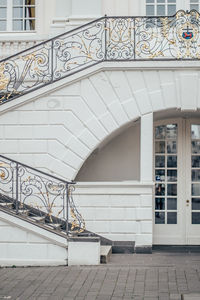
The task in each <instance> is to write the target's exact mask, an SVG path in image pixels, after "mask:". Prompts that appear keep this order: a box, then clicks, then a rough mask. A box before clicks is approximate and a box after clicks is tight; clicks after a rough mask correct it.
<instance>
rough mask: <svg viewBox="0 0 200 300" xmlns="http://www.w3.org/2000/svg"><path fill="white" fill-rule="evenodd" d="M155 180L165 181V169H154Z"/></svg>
mask: <svg viewBox="0 0 200 300" xmlns="http://www.w3.org/2000/svg"><path fill="white" fill-rule="evenodd" d="M155 180H156V181H165V170H155Z"/></svg>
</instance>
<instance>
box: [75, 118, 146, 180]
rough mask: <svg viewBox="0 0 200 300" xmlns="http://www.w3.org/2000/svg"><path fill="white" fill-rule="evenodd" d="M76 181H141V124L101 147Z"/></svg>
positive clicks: (94, 152)
mask: <svg viewBox="0 0 200 300" xmlns="http://www.w3.org/2000/svg"><path fill="white" fill-rule="evenodd" d="M75 180H76V181H123V180H140V123H139V122H137V123H136V124H134V125H131V126H130V127H129V128H128V129H126V130H124V131H123V132H122V133H120V134H119V135H117V136H116V137H114V138H113V139H112V140H111V141H109V142H108V143H107V144H106V145H105V146H103V147H102V148H101V147H99V148H97V149H96V150H94V151H93V153H92V154H91V155H90V156H89V158H88V159H87V160H86V162H85V163H84V165H83V166H82V168H81V170H80V171H79V173H78V175H77V176H76V178H75Z"/></svg>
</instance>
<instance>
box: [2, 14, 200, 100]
mask: <svg viewBox="0 0 200 300" xmlns="http://www.w3.org/2000/svg"><path fill="white" fill-rule="evenodd" d="M199 25H200V15H199V13H198V12H197V11H195V10H192V11H190V12H189V11H186V12H185V11H183V10H180V11H178V12H177V13H176V14H175V15H174V16H167V17H166V16H159V17H155V16H152V17H147V16H145V17H107V16H105V17H102V18H99V19H97V20H94V21H92V22H90V23H87V24H85V25H83V26H81V27H78V28H75V29H73V30H71V31H69V32H67V33H63V34H61V35H58V36H56V37H54V38H51V39H49V40H47V41H45V42H42V43H40V44H38V45H35V46H33V47H31V48H29V49H26V50H24V51H21V52H20V53H18V54H16V55H12V56H10V57H8V58H5V59H3V60H1V61H0V105H1V104H4V103H6V102H8V101H11V100H13V99H15V98H18V97H20V96H21V95H24V94H27V93H30V92H31V91H34V90H37V89H39V88H41V87H43V86H46V85H48V84H51V83H52V82H55V81H57V80H60V79H62V78H65V77H67V76H70V75H72V74H75V73H76V72H79V71H81V70H84V69H86V68H89V67H90V66H93V65H95V64H98V63H101V62H104V61H109V62H116V61H142V60H143V61H144V60H199V59H200V34H199V33H200V30H199V29H200V26H199Z"/></svg>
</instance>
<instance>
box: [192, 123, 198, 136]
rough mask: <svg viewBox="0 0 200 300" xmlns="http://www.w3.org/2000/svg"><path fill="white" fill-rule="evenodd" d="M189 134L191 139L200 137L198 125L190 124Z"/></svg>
mask: <svg viewBox="0 0 200 300" xmlns="http://www.w3.org/2000/svg"><path fill="white" fill-rule="evenodd" d="M191 135H192V139H200V125H197V124H193V125H191Z"/></svg>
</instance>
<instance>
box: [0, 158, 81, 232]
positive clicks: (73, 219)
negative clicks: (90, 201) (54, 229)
mask: <svg viewBox="0 0 200 300" xmlns="http://www.w3.org/2000/svg"><path fill="white" fill-rule="evenodd" d="M74 184H75V183H74V182H68V181H64V180H62V179H59V178H57V177H55V176H52V175H49V174H47V173H45V172H42V171H39V170H36V169H34V168H32V167H29V166H27V165H25V164H21V163H19V162H17V161H14V160H11V159H9V158H6V157H5V156H2V155H0V202H1V201H2V200H3V199H6V200H8V201H6V202H4V204H12V210H14V211H15V213H16V214H20V213H22V214H23V215H24V214H25V212H26V211H28V214H29V217H30V215H31V216H32V219H33V220H36V221H38V220H39V221H40V220H41V221H42V222H43V223H44V222H47V224H49V225H52V224H53V225H56V224H57V225H59V223H60V225H63V227H64V229H65V231H66V233H67V234H68V233H77V232H78V233H80V232H82V231H84V229H85V222H84V220H83V218H82V216H81V215H80V213H79V212H78V210H77V209H76V206H75V204H74V201H73V195H72V194H73V190H74ZM9 200H10V201H9ZM1 204H2V203H1Z"/></svg>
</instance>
